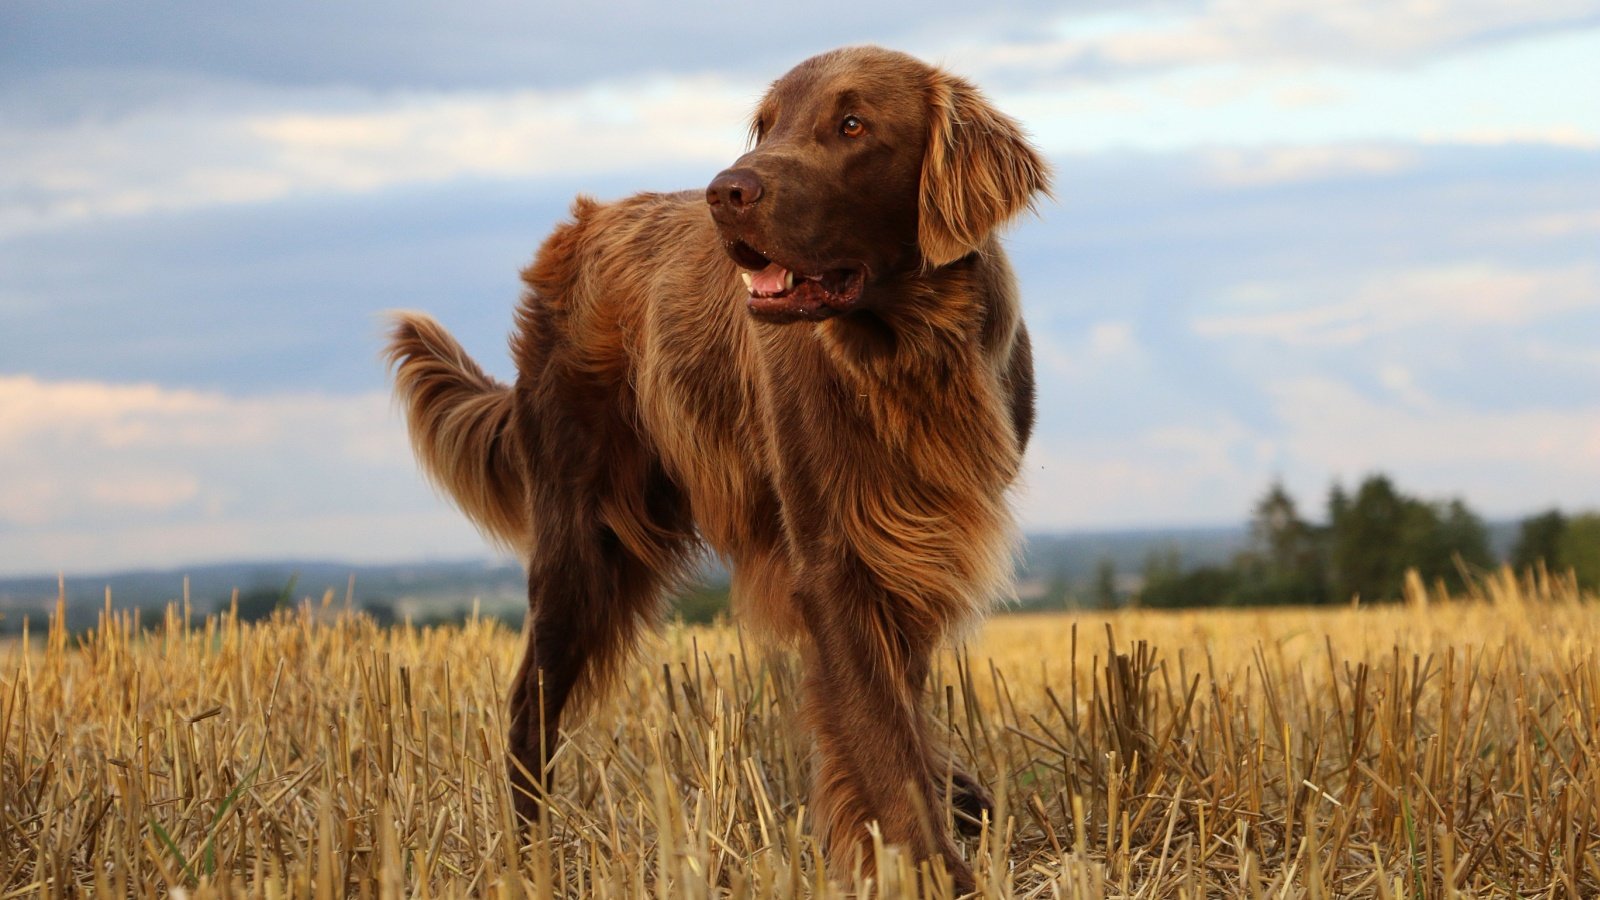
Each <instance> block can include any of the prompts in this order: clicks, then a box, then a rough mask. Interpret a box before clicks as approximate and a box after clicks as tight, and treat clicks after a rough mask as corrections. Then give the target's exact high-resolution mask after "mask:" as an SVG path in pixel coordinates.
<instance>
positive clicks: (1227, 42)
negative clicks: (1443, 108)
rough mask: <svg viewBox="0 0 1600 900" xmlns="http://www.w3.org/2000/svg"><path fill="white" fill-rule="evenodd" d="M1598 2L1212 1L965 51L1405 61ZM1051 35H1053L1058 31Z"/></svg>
mask: <svg viewBox="0 0 1600 900" xmlns="http://www.w3.org/2000/svg"><path fill="white" fill-rule="evenodd" d="M1597 22H1600V3H1596V2H1595V0H1555V2H1551V3H1542V4H1539V5H1538V6H1530V5H1514V4H1506V3H1501V2H1496V0H1450V2H1438V0H1403V2H1383V0H1346V2H1337V3H1329V2H1318V0H1209V2H1202V3H1198V4H1193V5H1187V6H1183V7H1176V8H1174V7H1168V8H1166V9H1165V10H1147V11H1137V12H1132V13H1130V12H1128V11H1119V12H1111V13H1105V12H1100V13H1090V14H1084V13H1081V12H1074V13H1066V14H1062V15H1060V16H1058V17H1057V18H1056V19H1055V21H1054V22H1053V23H1052V26H1053V27H1050V28H1046V29H1041V32H1042V34H1043V36H1041V37H1039V38H1036V39H1033V40H1027V41H1012V42H1005V41H1000V42H996V41H993V40H992V39H991V38H990V36H987V35H985V37H984V38H983V39H981V40H980V41H975V42H974V44H975V45H977V44H980V43H981V44H982V45H984V47H985V49H973V50H971V51H970V52H969V53H968V54H967V55H968V56H969V58H971V59H972V60H973V61H974V62H976V63H978V64H979V65H982V66H984V67H986V68H990V69H993V70H996V72H997V74H1004V73H1011V74H1012V76H1013V77H1017V76H1018V75H1022V74H1024V73H1026V74H1027V75H1028V76H1029V77H1039V76H1041V75H1045V74H1049V73H1057V74H1067V75H1075V76H1078V77H1097V78H1106V77H1115V76H1117V75H1122V76H1127V75H1131V74H1142V73H1148V72H1152V71H1160V70H1167V69H1179V68H1196V67H1204V66H1214V65H1222V64H1237V63H1241V62H1245V61H1249V62H1250V63H1252V64H1256V65H1259V64H1305V63H1336V64H1357V65H1383V66H1392V65H1404V64H1412V63H1416V62H1419V61H1423V60H1426V59H1429V58H1432V57H1436V56H1439V55H1441V54H1447V53H1451V52H1457V51H1461V50H1465V49H1470V48H1478V47H1482V46H1484V45H1487V44H1492V43H1497V42H1505V41H1511V40H1517V39H1521V38H1526V37H1527V36H1529V35H1536V34H1540V33H1546V32H1552V31H1558V30H1569V29H1581V28H1587V27H1593V26H1594V25H1595V24H1596V23H1597ZM1052 32H1053V34H1052Z"/></svg>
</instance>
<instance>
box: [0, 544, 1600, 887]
mask: <svg viewBox="0 0 1600 900" xmlns="http://www.w3.org/2000/svg"><path fill="white" fill-rule="evenodd" d="M1409 594H1410V597H1409V600H1408V602H1406V603H1405V604H1402V605H1396V606H1386V607H1366V608H1359V609H1357V608H1341V609H1333V610H1328V609H1323V610H1299V609H1296V610H1289V609H1285V610H1270V611H1244V610H1234V611H1211V612H1192V613H1154V612H1137V611H1132V612H1122V613H1082V614H1063V615H1050V616H1010V617H1006V616H1002V617H1000V618H997V619H995V620H993V621H992V622H991V623H990V624H989V625H988V627H987V629H986V630H985V631H983V632H982V633H980V634H979V635H978V636H977V637H976V638H975V639H974V640H973V642H972V643H971V644H969V645H968V646H967V647H965V648H962V649H961V651H960V652H959V653H953V654H951V655H949V656H948V657H947V658H946V661H945V663H944V666H943V668H942V670H941V671H940V672H939V673H938V677H937V679H936V682H935V683H936V684H938V685H940V689H939V690H940V694H939V696H938V697H937V698H936V699H937V706H938V708H939V709H940V711H941V715H942V718H943V719H944V722H945V727H946V728H948V731H949V733H950V736H951V740H952V742H953V744H954V745H955V746H957V747H958V748H959V750H960V752H961V753H962V755H963V756H964V757H966V758H968V759H970V760H971V761H972V762H973V764H974V769H975V771H977V772H978V773H980V774H981V775H982V776H983V777H984V778H986V779H988V780H989V783H990V785H991V787H992V788H993V789H994V791H995V794H996V796H997V799H998V801H999V808H998V809H997V814H996V817H995V819H996V820H995V822H993V823H992V824H991V825H990V827H989V828H988V829H987V831H986V832H985V833H984V834H983V836H981V837H980V838H976V839H969V840H965V841H964V842H963V844H962V847H963V850H964V852H965V853H966V854H967V856H968V858H969V859H970V860H971V861H972V864H973V868H974V870H975V871H976V873H977V876H978V879H979V883H980V885H981V888H982V891H983V892H984V893H985V894H987V895H992V896H1006V897H1010V896H1015V897H1197V898H1198V897H1217V896H1244V897H1310V898H1320V897H1328V898H1332V897H1380V898H1389V897H1411V898H1447V897H1479V896H1485V897H1487V896H1508V897H1509V896H1539V897H1591V896H1595V895H1597V893H1600V849H1597V848H1600V845H1597V838H1600V776H1597V763H1600V757H1597V752H1600V751H1597V746H1600V744H1597V741H1600V733H1597V732H1600V661H1597V659H1596V649H1595V648H1596V647H1597V646H1600V606H1597V605H1596V604H1595V603H1594V602H1593V600H1594V598H1581V597H1580V596H1579V595H1578V592H1577V590H1576V589H1575V588H1574V587H1573V586H1572V585H1571V583H1569V582H1567V581H1565V580H1563V579H1560V578H1551V577H1546V576H1543V575H1539V576H1536V577H1532V578H1529V579H1526V580H1522V581H1519V580H1517V579H1516V578H1514V577H1512V576H1511V574H1510V573H1509V572H1501V573H1498V574H1493V575H1490V576H1486V577H1485V578H1484V579H1483V580H1482V581H1480V582H1479V583H1478V584H1477V586H1476V587H1475V588H1474V589H1473V591H1472V593H1471V595H1470V596H1467V597H1457V598H1451V599H1446V598H1444V597H1441V596H1439V595H1438V594H1437V593H1434V594H1433V595H1432V596H1430V592H1429V591H1428V590H1427V588H1425V587H1424V586H1423V585H1422V584H1420V583H1419V582H1415V581H1414V582H1413V583H1412V584H1411V586H1410V590H1409ZM156 624H157V627H156V628H154V629H141V628H140V627H139V623H137V622H136V621H135V620H133V619H132V618H131V617H130V616H128V615H126V614H121V613H109V614H107V615H105V616H104V617H103V619H102V621H101V623H100V626H99V628H98V629H97V630H96V631H94V632H93V633H91V634H89V635H87V636H86V637H84V638H83V639H82V640H81V641H80V640H74V639H69V638H68V636H67V635H66V634H65V632H64V631H63V630H62V629H61V628H60V627H59V626H55V627H52V628H50V630H49V632H48V634H46V635H43V636H42V639H41V637H40V636H38V635H36V636H35V637H34V638H33V639H32V640H31V641H29V640H23V641H13V642H11V643H10V644H4V645H0V739H3V747H4V755H3V757H0V898H4V897H12V896H46V897H48V896H60V895H72V894H79V893H88V892H94V893H95V894H97V895H100V896H110V897H120V896H164V895H168V894H172V893H176V892H178V891H180V890H181V891H183V892H186V893H187V894H188V895H190V896H196V897H198V896H212V895H219V894H222V895H232V894H249V895H262V896H285V897H305V896H312V895H318V896H351V895H354V896H361V897H366V896H379V897H399V896H408V897H409V896H416V897H431V896H465V895H473V896H533V897H555V896H560V897H591V896H592V897H645V896H657V897H713V896H715V897H723V896H728V897H795V896H813V897H827V896H835V895H838V894H840V893H842V892H853V893H854V894H855V895H857V896H862V897H867V896H873V897H876V896H905V895H911V894H915V893H917V892H919V891H925V892H927V893H929V894H932V895H938V894H940V893H941V892H943V891H944V890H945V887H944V884H943V882H942V881H941V879H940V878H938V877H937V876H936V875H931V874H930V873H927V872H923V873H919V872H918V871H917V869H916V868H915V867H914V866H913V864H912V862H911V861H909V860H906V859H905V858H903V857H901V856H900V855H898V854H896V853H895V852H894V850H893V848H881V849H880V850H879V854H880V856H879V866H878V871H879V875H878V877H877V879H876V880H874V881H871V882H868V881H865V880H859V879H858V883H853V884H829V883H827V882H826V881H825V880H824V879H825V876H823V875H821V874H819V867H818V865H817V856H816V851H815V846H814V843H813V839H812V836H811V834H810V833H809V826H810V821H809V817H808V815H807V813H806V811H805V809H804V807H803V805H802V803H803V798H804V797H805V786H806V779H807V769H808V764H809V763H808V748H807V746H806V744H805V743H804V739H803V736H802V735H801V733H800V732H799V730H798V729H796V728H794V727H792V724H793V723H794V721H795V719H796V708H795V703H796V701H795V697H796V683H795V682H796V675H795V669H794V666H793V664H792V662H791V661H790V660H789V659H787V658H786V657H785V656H784V655H782V654H775V655H770V656H768V655H763V654H762V653H761V652H760V651H758V650H757V649H756V648H755V647H754V646H748V645H747V644H746V643H745V642H744V641H742V640H741V638H740V636H739V634H738V633H737V632H736V631H735V630H733V629H732V628H729V627H719V628H707V629H700V628H674V629H671V630H669V631H668V633H667V637H666V639H665V640H663V641H660V642H657V643H654V644H651V645H650V646H648V647H647V648H646V649H645V651H644V653H643V659H642V660H641V662H640V664H639V665H637V666H635V667H633V668H632V669H631V670H630V672H631V674H630V675H629V676H628V677H627V679H626V680H625V683H623V684H621V685H619V686H618V689H617V690H615V691H614V692H613V693H612V695H611V697H612V699H611V700H610V701H608V703H607V704H605V705H603V706H601V707H600V708H598V709H597V710H595V711H594V713H593V714H592V715H591V716H590V717H589V718H588V720H587V721H586V722H585V723H584V724H582V725H581V726H579V727H578V728H577V730H576V731H575V735H574V736H575V740H573V741H572V742H570V743H568V744H567V745H566V748H565V749H564V750H563V751H562V754H563V755H562V756H561V757H559V758H558V772H559V775H558V779H559V780H558V789H557V793H556V796H555V797H554V800H553V804H552V807H551V810H552V815H551V816H550V817H549V818H548V819H547V820H546V823H545V824H544V826H543V827H542V828H541V829H540V831H539V832H538V833H537V834H535V835H532V836H531V838H530V839H529V840H527V841H526V842H525V841H523V840H521V839H520V838H519V835H518V833H517V832H516V831H514V830H513V829H512V827H511V826H512V823H511V805H510V798H509V796H508V794H507V788H506V786H505V781H504V773H505V769H504V762H503V759H502V757H501V751H500V748H501V747H502V746H504V739H503V737H504V735H503V729H504V721H503V713H502V696H503V688H504V684H505V680H506V678H507V675H508V673H509V672H510V671H511V669H512V666H513V664H514V662H515V660H514V658H513V656H514V654H515V652H516V649H517V647H518V646H519V644H518V641H517V636H516V635H514V634H512V633H510V632H509V631H507V630H506V629H504V628H503V627H501V626H499V625H496V624H494V623H492V622H490V621H487V620H475V621H471V622H468V623H467V624H466V625H465V626H464V627H460V628H428V629H418V628H412V627H398V628H394V629H389V630H385V629H381V628H378V627H376V626H374V625H373V624H372V623H371V622H370V621H369V620H367V619H365V618H362V617H360V616H353V615H349V614H346V613H343V612H341V611H339V610H338V609H337V608H336V605H335V604H333V603H331V602H329V600H328V599H326V598H325V601H324V603H323V604H322V605H321V606H320V607H315V606H313V605H311V604H305V605H302V607H301V608H300V609H299V610H298V611H295V612H280V613H279V614H278V615H277V616H276V617H275V618H273V619H272V620H271V621H269V622H263V623H260V624H254V625H252V624H241V623H240V622H238V621H237V620H236V619H235V618H233V617H232V616H221V617H208V618H205V619H204V620H203V621H200V620H195V619H193V618H192V617H190V616H189V615H187V614H185V612H184V610H183V609H181V608H179V607H177V606H174V607H173V608H171V609H169V610H168V612H167V614H166V617H165V620H164V621H162V622H160V623H156Z"/></svg>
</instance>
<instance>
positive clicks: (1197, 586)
mask: <svg viewBox="0 0 1600 900" xmlns="http://www.w3.org/2000/svg"><path fill="white" fill-rule="evenodd" d="M1238 587H1239V575H1238V572H1237V571H1236V570H1234V569H1231V568H1225V567H1223V566H1201V567H1200V568H1198V569H1194V570H1191V571H1188V572H1172V571H1166V570H1162V571H1160V572H1158V573H1157V574H1156V575H1155V577H1150V576H1149V575H1146V577H1145V582H1144V586H1143V587H1141V588H1140V589H1139V605H1140V606H1144V607H1148V608H1150V609H1181V608H1185V607H1195V606H1219V605H1221V604H1223V603H1226V602H1227V601H1228V598H1229V597H1232V596H1233V595H1234V593H1235V592H1236V591H1237V590H1238Z"/></svg>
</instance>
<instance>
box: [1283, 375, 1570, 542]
mask: <svg viewBox="0 0 1600 900" xmlns="http://www.w3.org/2000/svg"><path fill="white" fill-rule="evenodd" d="M1272 393H1273V395H1274V398H1275V402H1276V404H1277V411H1278V415H1279V416H1280V417H1281V418H1282V420H1283V422H1284V425H1285V428H1286V434H1285V437H1284V438H1283V442H1284V445H1285V451H1286V453H1287V454H1288V456H1289V457H1290V458H1291V459H1293V460H1294V461H1295V463H1296V465H1297V466H1299V467H1302V468H1304V469H1310V470H1314V471H1319V472H1323V473H1327V475H1328V476H1342V477H1344V478H1345V479H1346V480H1347V481H1349V480H1353V479H1355V478H1359V477H1360V476H1362V475H1364V474H1366V473H1368V472H1374V471H1380V470H1381V471H1384V472H1388V473H1390V474H1392V475H1394V476H1395V477H1396V478H1397V479H1398V480H1399V481H1400V483H1402V484H1405V485H1407V486H1415V489H1416V490H1419V491H1423V492H1428V493H1434V494H1459V493H1464V494H1465V495H1466V497H1467V499H1468V501H1469V502H1470V503H1473V504H1474V505H1478V506H1479V507H1480V509H1482V510H1483V511H1485V512H1487V513H1488V514H1491V515H1517V514H1521V513H1525V512H1528V511H1530V510H1533V509H1538V508H1540V507H1546V506H1550V505H1553V504H1559V505H1561V506H1563V507H1566V508H1568V509H1571V508H1574V507H1578V508H1582V507H1593V506H1596V505H1600V408H1594V407H1591V408H1587V409H1582V408H1580V409H1576V410H1544V409H1520V410H1477V409H1470V408H1466V407H1461V406H1456V405H1451V404H1444V403H1436V402H1433V401H1430V400H1428V399H1427V398H1426V397H1417V396H1407V397H1402V398H1398V399H1399V402H1385V401H1382V400H1379V399H1376V398H1373V397H1369V396H1366V395H1363V394H1361V393H1360V392H1358V391H1355V390H1353V389H1352V388H1350V387H1349V386H1348V385H1345V384H1341V383H1339V382H1337V381H1334V380H1332V379H1328V378H1316V377H1312V378H1303V379H1297V380H1294V381H1290V382H1287V383H1284V384H1281V385H1279V386H1277V387H1275V388H1274V389H1273V391H1272Z"/></svg>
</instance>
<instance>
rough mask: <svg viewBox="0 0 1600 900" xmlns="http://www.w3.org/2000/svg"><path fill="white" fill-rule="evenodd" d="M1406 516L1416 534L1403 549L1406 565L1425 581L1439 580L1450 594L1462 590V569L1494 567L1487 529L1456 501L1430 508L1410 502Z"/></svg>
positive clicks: (1459, 501) (1463, 578)
mask: <svg viewBox="0 0 1600 900" xmlns="http://www.w3.org/2000/svg"><path fill="white" fill-rule="evenodd" d="M1411 503H1412V505H1413V509H1412V510H1411V512H1410V516H1411V519H1412V522H1413V527H1415V528H1417V529H1418V532H1419V533H1418V534H1416V535H1415V536H1413V537H1412V539H1411V541H1410V543H1409V545H1408V546H1407V548H1406V550H1407V555H1408V557H1409V559H1408V560H1407V562H1408V565H1409V566H1411V567H1415V568H1416V570H1417V573H1418V574H1419V575H1421V576H1422V577H1423V578H1424V579H1426V580H1428V581H1430V582H1431V581H1435V580H1439V581H1443V582H1444V583H1445V585H1446V586H1447V587H1448V588H1450V590H1452V591H1460V590H1462V589H1464V588H1465V587H1466V579H1465V573H1463V572H1462V566H1463V565H1465V566H1467V567H1468V568H1476V569H1485V568H1488V567H1490V566H1492V565H1494V556H1493V555H1492V554H1491V553H1490V552H1489V529H1488V528H1487V527H1485V526H1484V524H1483V520H1482V519H1480V518H1479V517H1478V516H1477V514H1476V513H1474V512H1473V511H1472V510H1470V509H1468V508H1467V505H1466V504H1465V503H1463V502H1462V501H1461V500H1459V499H1452V500H1450V501H1449V502H1447V503H1445V504H1443V505H1440V506H1433V505H1429V504H1425V503H1421V502H1420V501H1415V500H1413V501H1411Z"/></svg>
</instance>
